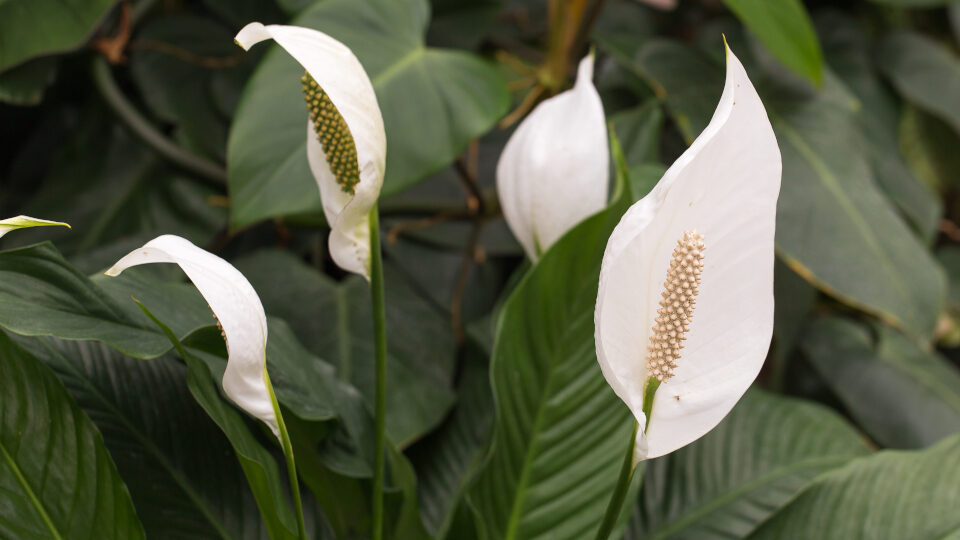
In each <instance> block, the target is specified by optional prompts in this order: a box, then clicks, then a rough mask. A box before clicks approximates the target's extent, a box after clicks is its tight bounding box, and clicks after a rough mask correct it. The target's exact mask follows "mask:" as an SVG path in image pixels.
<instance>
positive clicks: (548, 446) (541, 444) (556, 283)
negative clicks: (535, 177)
mask: <svg viewBox="0 0 960 540" xmlns="http://www.w3.org/2000/svg"><path fill="white" fill-rule="evenodd" d="M625 200H626V199H624V198H621V199H620V202H619V203H615V206H613V207H611V208H610V209H608V210H606V211H604V212H601V213H600V214H598V215H596V216H594V217H592V218H589V219H587V220H586V221H584V222H583V223H581V224H580V225H579V226H577V227H576V228H574V229H573V230H571V231H570V232H569V233H567V235H566V236H564V237H563V238H562V239H561V240H560V241H559V242H557V243H556V244H554V245H553V247H552V248H551V249H549V250H548V251H547V252H546V253H545V254H544V255H543V257H542V258H541V259H540V261H539V262H538V263H537V264H536V265H535V266H534V267H533V269H532V270H531V271H530V272H529V273H528V274H527V275H526V276H525V278H524V279H523V281H522V282H521V283H520V284H519V285H518V286H517V288H516V289H515V290H514V291H513V293H512V294H511V295H510V298H509V299H508V300H507V302H506V304H505V305H504V307H503V311H502V313H501V315H500V319H499V322H498V324H497V338H496V344H495V345H494V351H493V358H492V360H491V366H490V370H491V374H490V378H491V383H492V387H493V395H494V400H495V403H496V416H495V420H494V434H493V442H492V443H491V451H490V454H489V455H488V457H487V461H486V463H485V465H484V467H483V469H482V470H481V472H480V473H479V476H478V477H477V480H476V483H475V484H474V485H473V487H472V488H471V490H470V492H469V500H470V503H471V505H472V507H473V508H474V510H475V516H476V519H477V522H478V523H477V527H478V533H479V537H480V538H510V539H512V538H531V537H538V536H540V537H544V538H554V539H561V538H584V537H590V536H592V535H593V534H594V533H595V532H596V528H597V527H598V526H599V524H600V520H601V519H602V517H603V512H604V508H605V505H606V504H607V499H608V497H609V494H610V493H611V491H612V490H613V487H614V484H615V483H616V479H617V475H618V472H619V468H620V463H621V461H622V460H623V456H622V454H623V451H624V448H625V447H626V444H627V441H628V440H629V438H630V436H631V430H632V426H631V423H632V419H631V415H630V414H629V411H628V410H627V409H626V407H625V406H623V405H622V402H620V400H619V399H618V398H617V397H616V395H615V394H614V393H613V390H612V389H611V388H610V387H609V386H608V385H607V383H606V380H605V379H604V378H603V375H602V374H601V372H600V367H599V365H598V364H597V361H596V352H595V348H594V343H593V309H594V302H595V300H596V291H597V284H598V280H599V273H600V260H601V258H602V255H603V247H604V245H605V244H606V238H607V237H608V236H609V234H610V231H611V230H612V229H613V227H614V225H615V224H616V222H617V221H618V220H619V218H620V215H621V213H622V211H623V209H624V202H625Z"/></svg>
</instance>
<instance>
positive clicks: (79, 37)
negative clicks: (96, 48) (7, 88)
mask: <svg viewBox="0 0 960 540" xmlns="http://www.w3.org/2000/svg"><path fill="white" fill-rule="evenodd" d="M113 4H114V0H6V1H5V2H0V71H3V70H5V69H7V68H9V67H11V66H14V65H17V64H19V63H20V62H23V61H24V60H28V59H30V58H33V57H35V56H41V55H44V54H50V53H56V52H66V51H70V50H73V49H75V48H77V47H79V46H80V45H81V44H82V43H83V42H84V40H86V38H87V36H89V35H90V34H92V33H93V31H94V30H95V29H96V26H97V24H98V23H99V22H100V20H101V19H103V17H104V16H105V15H106V14H107V12H108V11H109V9H110V6H112V5H113Z"/></svg>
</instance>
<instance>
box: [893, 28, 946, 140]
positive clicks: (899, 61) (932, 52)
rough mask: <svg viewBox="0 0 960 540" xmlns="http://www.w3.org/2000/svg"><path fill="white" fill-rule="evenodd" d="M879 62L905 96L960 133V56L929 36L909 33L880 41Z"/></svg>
mask: <svg viewBox="0 0 960 540" xmlns="http://www.w3.org/2000/svg"><path fill="white" fill-rule="evenodd" d="M877 65H878V66H879V68H880V70H881V71H882V72H883V73H884V75H886V76H887V77H888V78H889V79H890V81H891V82H892V83H893V85H894V86H895V87H896V88H897V90H899V91H900V93H901V94H903V96H904V97H905V98H906V99H907V100H909V101H910V102H912V103H913V104H915V105H916V106H917V107H920V108H921V109H923V110H925V111H927V112H929V113H931V114H934V115H937V116H938V117H940V118H941V119H942V120H944V121H945V122H947V123H949V124H950V125H951V126H953V129H954V130H955V131H956V132H958V133H960V58H958V57H957V55H955V54H953V53H952V52H950V51H949V50H948V49H946V48H945V47H943V46H941V45H939V44H937V43H936V42H935V41H933V40H931V39H930V38H927V37H924V36H922V35H920V34H914V33H910V32H900V33H897V34H893V35H891V36H888V37H887V38H885V39H884V40H883V42H882V43H881V44H880V50H879V52H878V54H877Z"/></svg>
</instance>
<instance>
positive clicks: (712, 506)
mask: <svg viewBox="0 0 960 540" xmlns="http://www.w3.org/2000/svg"><path fill="white" fill-rule="evenodd" d="M854 457H855V456H828V457H822V458H816V459H809V460H803V461H798V462H796V463H792V464H790V465H788V466H786V467H779V468H775V469H773V470H771V471H768V472H767V473H765V474H762V475H760V476H758V477H757V478H755V479H754V480H752V481H750V482H747V483H745V484H742V485H741V486H740V487H738V488H736V489H733V490H730V491H726V492H724V494H723V495H721V496H719V497H714V498H712V499H708V500H707V502H706V503H705V504H702V505H699V506H698V507H697V508H696V509H695V510H693V511H692V512H688V513H686V514H684V515H683V517H682V518H681V519H679V520H676V521H673V522H671V523H670V525H669V526H667V527H665V528H663V529H659V530H658V531H656V532H655V533H654V534H653V535H652V536H651V537H650V538H651V539H659V538H669V537H670V535H672V534H674V533H676V532H678V531H681V530H683V529H686V528H687V527H689V526H690V525H692V524H694V523H696V522H697V521H699V520H700V519H701V518H703V517H704V516H707V515H709V514H710V513H712V512H715V511H716V510H718V509H720V508H722V507H724V506H726V505H728V504H730V503H732V502H734V501H735V500H737V499H739V498H740V496H741V495H743V494H745V493H748V492H750V491H753V490H754V489H756V488H758V487H761V486H762V485H764V484H767V483H772V482H773V481H775V480H779V479H780V478H783V477H785V476H788V475H789V474H792V473H794V472H796V471H799V470H802V469H805V468H808V467H814V466H828V465H831V464H833V463H836V466H840V465H842V464H844V463H846V462H847V461H849V460H851V459H853V458H854ZM801 490H802V488H801ZM758 525H759V523H758Z"/></svg>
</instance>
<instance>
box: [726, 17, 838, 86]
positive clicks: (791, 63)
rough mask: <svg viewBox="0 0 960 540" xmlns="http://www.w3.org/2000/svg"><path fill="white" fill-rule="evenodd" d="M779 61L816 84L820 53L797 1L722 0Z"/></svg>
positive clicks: (820, 72)
mask: <svg viewBox="0 0 960 540" xmlns="http://www.w3.org/2000/svg"><path fill="white" fill-rule="evenodd" d="M724 3H726V4H727V7H729V8H730V10H731V11H733V12H734V13H735V14H736V15H737V17H738V18H739V19H740V20H741V21H743V24H744V26H746V27H747V28H748V29H749V30H750V31H751V32H753V34H754V35H756V36H757V38H758V39H759V40H760V41H761V42H762V43H763V44H764V45H765V46H766V47H767V48H768V49H769V50H770V52H772V53H773V55H774V56H776V57H777V58H778V59H779V60H780V61H781V62H783V63H784V64H785V65H786V66H787V67H789V68H790V69H792V70H793V71H795V72H797V73H799V74H800V75H803V76H804V77H806V78H807V79H808V80H809V81H810V82H812V83H813V84H816V85H819V84H820V82H821V80H822V78H823V75H822V71H823V53H821V52H820V43H819V42H818V41H817V34H816V32H814V31H813V24H811V22H810V16H809V15H808V14H807V10H806V9H805V8H804V7H803V2H802V1H801V0H724Z"/></svg>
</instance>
